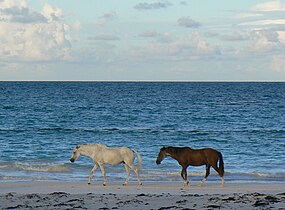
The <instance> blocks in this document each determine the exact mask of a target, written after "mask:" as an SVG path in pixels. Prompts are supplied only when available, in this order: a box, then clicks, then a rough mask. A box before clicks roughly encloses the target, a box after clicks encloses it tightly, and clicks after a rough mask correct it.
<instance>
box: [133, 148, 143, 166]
mask: <svg viewBox="0 0 285 210" xmlns="http://www.w3.org/2000/svg"><path fill="white" fill-rule="evenodd" d="M132 150H133V152H135V153H136V155H137V157H138V165H137V169H138V171H140V170H141V168H142V158H141V155H140V154H139V153H138V152H137V151H136V150H134V149H132Z"/></svg>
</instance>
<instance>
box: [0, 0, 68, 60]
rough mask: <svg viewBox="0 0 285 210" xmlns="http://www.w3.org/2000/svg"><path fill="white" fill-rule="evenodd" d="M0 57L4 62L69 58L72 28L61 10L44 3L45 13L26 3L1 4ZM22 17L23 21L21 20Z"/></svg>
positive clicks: (5, 2) (8, 2)
mask: <svg viewBox="0 0 285 210" xmlns="http://www.w3.org/2000/svg"><path fill="white" fill-rule="evenodd" d="M0 8H2V9H0V17H2V20H4V21H2V22H1V21H0V56H1V57H2V60H4V61H9V62H12V61H17V62H18V61H29V62H30V61H52V60H67V59H70V49H71V42H70V40H69V38H68V33H69V32H70V30H71V27H70V26H69V25H67V24H65V23H64V22H63V13H62V11H61V9H59V8H55V7H52V6H51V5H49V4H45V5H44V7H43V10H42V13H39V12H36V11H34V10H33V9H31V8H29V7H28V4H27V1H25V0H21V1H17V0H14V1H13V0H4V1H2V2H1V1H0ZM19 18H21V19H22V20H19Z"/></svg>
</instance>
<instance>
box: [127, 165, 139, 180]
mask: <svg viewBox="0 0 285 210" xmlns="http://www.w3.org/2000/svg"><path fill="white" fill-rule="evenodd" d="M126 165H127V166H128V167H130V169H132V170H133V171H134V172H135V173H136V175H137V179H138V183H139V185H142V182H141V180H140V173H139V170H138V169H137V168H135V166H134V163H128V164H127V163H126Z"/></svg>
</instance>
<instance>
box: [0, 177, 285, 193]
mask: <svg viewBox="0 0 285 210" xmlns="http://www.w3.org/2000/svg"><path fill="white" fill-rule="evenodd" d="M199 183H200V182H190V185H189V186H184V185H183V182H181V181H180V182H179V181H175V182H168V181H160V182H152V181H148V182H143V185H142V186H139V185H137V182H135V181H132V182H129V184H128V185H127V186H123V185H122V183H121V182H108V183H107V186H103V185H102V184H101V182H99V181H98V182H93V183H91V184H90V185H88V184H87V181H62V180H60V181H50V180H45V181H43V180H40V181H39V180H36V181H4V182H3V181H1V182H0V194H5V193H10V192H15V193H17V194H27V193H53V192H65V193H70V194H83V193H94V194H104V193H105V194H106V193H118V194H139V193H152V194H161V193H170V194H172V195H180V194H183V193H195V194H201V195H203V194H230V193H254V192H258V193H267V194H276V193H283V192H285V182H267V183H266V182H252V183H250V182H230V183H227V182H226V183H225V186H224V187H220V182H206V183H205V184H204V185H203V187H199V186H198V184H199Z"/></svg>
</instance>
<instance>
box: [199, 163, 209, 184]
mask: <svg viewBox="0 0 285 210" xmlns="http://www.w3.org/2000/svg"><path fill="white" fill-rule="evenodd" d="M210 168H211V166H210V165H209V164H206V175H205V177H204V178H203V179H202V181H201V183H200V184H199V187H202V186H203V184H204V183H205V181H206V179H207V177H208V176H209V174H210Z"/></svg>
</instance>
